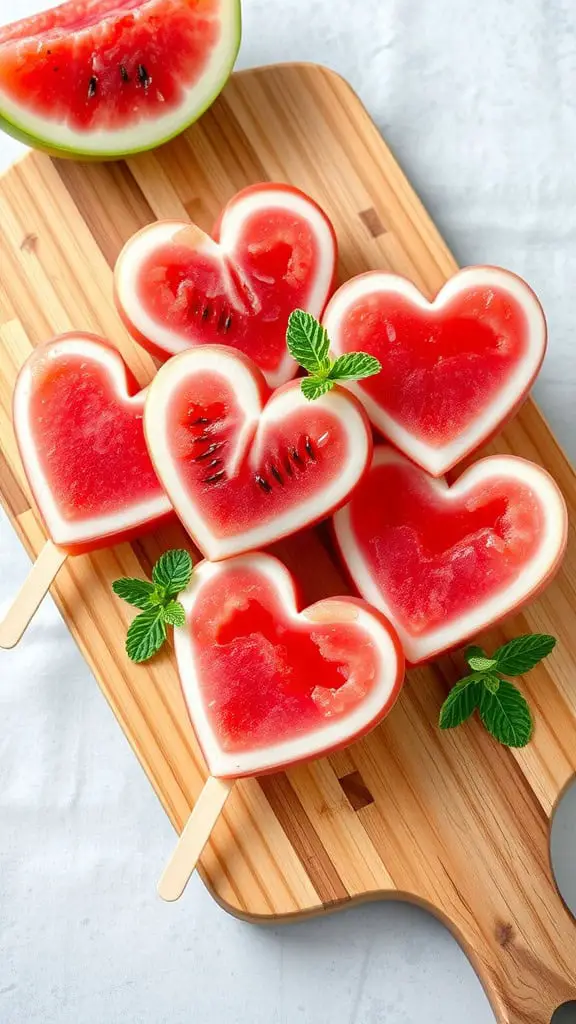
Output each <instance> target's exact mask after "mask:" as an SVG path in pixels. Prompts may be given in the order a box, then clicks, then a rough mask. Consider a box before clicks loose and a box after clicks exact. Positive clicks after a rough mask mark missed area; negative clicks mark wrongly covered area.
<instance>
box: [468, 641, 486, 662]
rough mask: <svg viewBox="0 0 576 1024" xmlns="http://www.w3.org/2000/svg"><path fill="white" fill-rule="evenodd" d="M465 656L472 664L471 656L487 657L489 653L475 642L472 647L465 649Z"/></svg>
mask: <svg viewBox="0 0 576 1024" xmlns="http://www.w3.org/2000/svg"><path fill="white" fill-rule="evenodd" d="M464 657H465V658H466V661H467V662H468V664H470V658H486V657H488V655H487V654H486V651H485V650H484V649H483V648H482V647H477V646H476V645H475V644H473V645H472V646H471V647H467V648H466V650H465V651H464Z"/></svg>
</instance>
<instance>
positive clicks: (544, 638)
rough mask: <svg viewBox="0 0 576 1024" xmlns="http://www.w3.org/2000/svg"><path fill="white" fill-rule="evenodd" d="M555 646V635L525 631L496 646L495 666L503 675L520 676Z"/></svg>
mask: <svg viewBox="0 0 576 1024" xmlns="http://www.w3.org/2000/svg"><path fill="white" fill-rule="evenodd" d="M555 646H556V637H554V636H548V635H547V634H546V633H527V634H526V636H517V637H516V638H515V639H514V640H510V642H509V643H507V644H504V646H503V647H500V648H498V650H497V651H496V653H495V654H494V658H495V660H496V667H497V669H498V671H499V672H503V673H504V675H505V676H522V675H524V673H525V672H529V671H530V669H531V668H534V666H535V665H537V664H538V662H540V661H542V659H543V658H546V657H547V656H548V655H549V654H550V652H551V651H552V650H553V649H554V647H555Z"/></svg>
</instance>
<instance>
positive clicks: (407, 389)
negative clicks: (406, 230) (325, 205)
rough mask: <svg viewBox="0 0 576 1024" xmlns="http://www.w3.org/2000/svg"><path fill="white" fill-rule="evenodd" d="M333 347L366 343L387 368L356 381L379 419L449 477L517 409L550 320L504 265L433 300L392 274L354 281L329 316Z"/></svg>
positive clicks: (467, 273) (404, 447)
mask: <svg viewBox="0 0 576 1024" xmlns="http://www.w3.org/2000/svg"><path fill="white" fill-rule="evenodd" d="M324 326H325V327H326V329H327V331H328V335H329V337H330V341H331V344H332V348H333V351H334V354H335V355H341V354H342V353H344V352H349V351H355V350H360V351H363V352H369V353H370V354H371V355H374V356H376V357H377V358H378V359H379V360H380V362H381V364H382V372H381V373H379V374H378V375H377V376H374V377H369V378H367V379H366V380H362V381H358V382H352V383H350V384H349V385H347V386H348V387H350V389H351V390H352V391H354V393H355V394H356V395H357V396H358V397H359V398H360V399H361V400H362V402H363V403H364V405H365V408H366V411H367V412H368V415H369V417H370V419H371V420H372V423H373V424H374V426H375V427H376V428H377V429H378V430H379V431H380V432H381V433H382V434H383V435H384V437H386V438H387V439H388V440H389V441H392V443H393V444H394V445H396V447H397V448H399V449H400V450H401V451H403V452H404V453H405V454H406V455H408V457H409V458H411V459H412V460H413V461H414V462H417V463H418V464H419V465H420V466H422V468H423V469H425V470H427V471H428V472H429V473H431V474H432V475H433V476H441V475H442V474H443V473H446V472H447V471H448V470H449V469H450V468H451V467H452V466H455V465H456V464H457V463H458V462H460V461H461V460H462V459H463V458H464V456H466V455H467V454H469V453H470V452H472V451H474V450H475V449H476V448H477V447H479V446H480V445H481V444H483V443H484V442H485V441H486V440H488V438H489V437H491V436H492V435H493V434H495V433H496V432H497V431H498V430H499V429H500V428H501V427H502V425H503V424H504V423H505V422H506V421H507V420H508V419H510V417H511V416H512V415H513V414H514V413H515V412H516V411H517V409H518V408H519V406H520V405H521V403H522V402H523V400H524V398H525V397H526V395H527V393H528V391H529V389H530V388H531V386H532V384H533V382H534V379H535V378H536V375H537V373H538V371H539V369H540V366H541V363H542V360H543V358H544V353H545V350H546V321H545V319H544V313H543V312H542V307H541V306H540V303H539V302H538V299H537V298H536V296H535V295H534V292H533V291H532V289H531V288H529V287H528V285H527V284H526V283H525V282H524V281H522V280H521V279H520V278H519V277H517V276H516V275H515V274H511V273H509V272H508V271H506V270H501V269H500V268H498V267H468V268H466V269H465V270H461V271H460V272H459V273H458V274H456V275H455V276H454V277H453V278H451V280H450V281H448V283H447V284H446V285H445V286H444V288H442V290H441V291H440V292H439V294H438V295H437V297H436V299H435V300H434V302H432V303H430V302H428V301H427V300H426V299H425V298H424V296H423V295H422V294H421V293H420V292H419V291H418V289H417V288H416V287H415V286H414V285H413V284H412V283H411V282H410V281H407V280H406V279H405V278H403V277H397V276H396V275H394V274H382V273H369V274H362V275H360V276H359V277H356V278H352V280H350V281H347V282H346V283H345V284H344V285H342V287H341V288H340V289H339V290H338V291H337V292H336V294H335V295H334V297H333V298H332V300H331V302H330V303H329V305H328V308H327V310H326V313H325V315H324Z"/></svg>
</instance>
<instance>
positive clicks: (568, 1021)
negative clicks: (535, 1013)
mask: <svg viewBox="0 0 576 1024" xmlns="http://www.w3.org/2000/svg"><path fill="white" fill-rule="evenodd" d="M551 1024H576V1002H574V1001H573V1002H570V1003H564V1005H563V1006H559V1007H558V1009H557V1010H556V1013H555V1014H554V1016H553V1017H552V1021H551Z"/></svg>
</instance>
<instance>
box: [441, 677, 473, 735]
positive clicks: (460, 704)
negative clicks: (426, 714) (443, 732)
mask: <svg viewBox="0 0 576 1024" xmlns="http://www.w3.org/2000/svg"><path fill="white" fill-rule="evenodd" d="M481 695H482V687H481V686H480V685H479V680H478V679H477V678H476V676H465V678H464V679H461V680H460V681H459V682H458V683H456V685H455V686H453V687H452V689H451V690H450V693H449V694H448V696H447V697H446V700H445V701H444V703H443V705H442V707H441V709H440V719H439V722H438V724H439V726H440V728H441V729H455V728H456V726H458V725H462V723H463V722H465V721H466V719H468V718H470V715H471V714H473V712H474V711H475V710H476V708H477V707H479V705H480V698H481Z"/></svg>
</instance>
